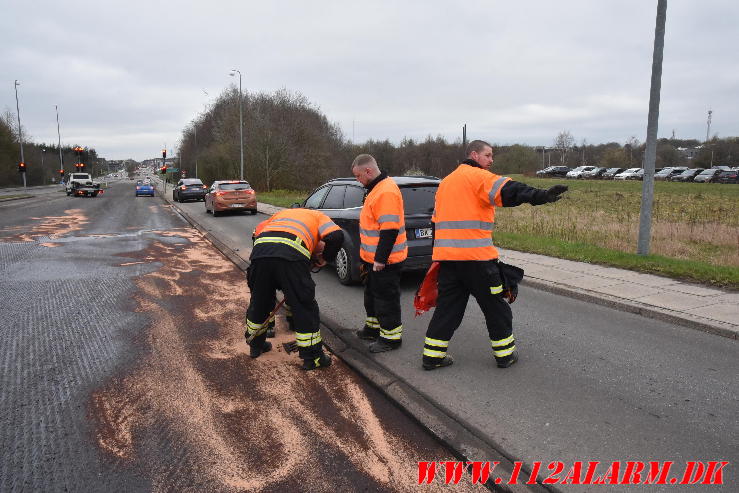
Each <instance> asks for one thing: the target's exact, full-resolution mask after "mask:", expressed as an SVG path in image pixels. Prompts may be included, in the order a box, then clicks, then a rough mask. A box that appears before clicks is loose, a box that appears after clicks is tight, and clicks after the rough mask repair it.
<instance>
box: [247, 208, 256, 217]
mask: <svg viewBox="0 0 739 493" xmlns="http://www.w3.org/2000/svg"><path fill="white" fill-rule="evenodd" d="M249 212H250V213H251V215H252V216H256V215H257V210H256V209H254V210H253V211H249Z"/></svg>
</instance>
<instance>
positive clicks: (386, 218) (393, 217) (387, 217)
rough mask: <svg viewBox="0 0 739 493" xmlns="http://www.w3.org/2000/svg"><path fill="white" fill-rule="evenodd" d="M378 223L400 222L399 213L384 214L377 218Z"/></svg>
mask: <svg viewBox="0 0 739 493" xmlns="http://www.w3.org/2000/svg"><path fill="white" fill-rule="evenodd" d="M377 222H378V224H382V223H390V222H393V223H399V222H400V216H399V215H398V214H383V215H382V216H380V217H378V218H377Z"/></svg>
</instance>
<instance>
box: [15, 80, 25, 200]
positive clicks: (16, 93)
mask: <svg viewBox="0 0 739 493" xmlns="http://www.w3.org/2000/svg"><path fill="white" fill-rule="evenodd" d="M19 85H21V83H20V82H18V81H17V80H16V81H15V110H16V111H17V113H18V142H19V143H20V145H21V163H25V162H26V160H25V158H24V157H23V130H22V129H21V108H20V105H19V104H18V86H19ZM21 174H22V175H23V188H26V172H25V171H24V172H22V173H21Z"/></svg>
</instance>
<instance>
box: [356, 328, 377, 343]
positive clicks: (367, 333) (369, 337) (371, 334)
mask: <svg viewBox="0 0 739 493" xmlns="http://www.w3.org/2000/svg"><path fill="white" fill-rule="evenodd" d="M357 337H359V338H360V339H364V340H365V341H376V340H377V338H378V337H380V331H379V330H377V329H370V328H369V327H367V326H366V325H365V326H364V328H362V329H360V330H358V331H357Z"/></svg>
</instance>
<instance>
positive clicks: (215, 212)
mask: <svg viewBox="0 0 739 493" xmlns="http://www.w3.org/2000/svg"><path fill="white" fill-rule="evenodd" d="M218 214H219V212H218V211H217V210H216V208H215V207H214V208H213V217H218Z"/></svg>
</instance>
